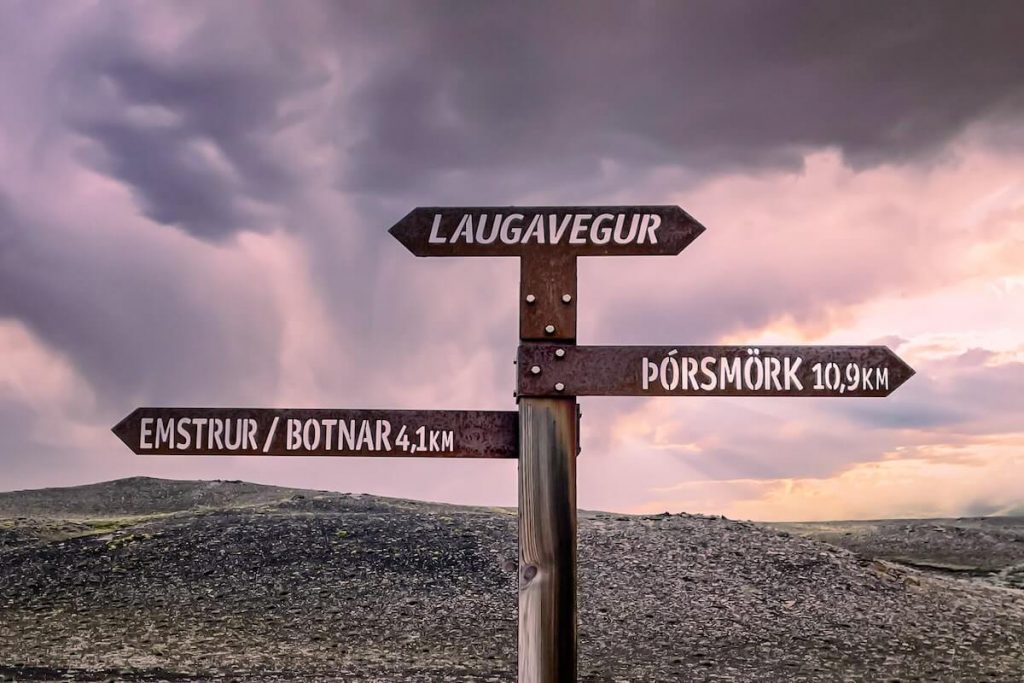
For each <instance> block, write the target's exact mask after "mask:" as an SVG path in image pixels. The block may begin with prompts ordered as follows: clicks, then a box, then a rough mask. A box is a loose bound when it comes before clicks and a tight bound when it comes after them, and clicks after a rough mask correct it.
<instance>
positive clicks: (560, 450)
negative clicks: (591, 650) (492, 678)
mask: <svg viewBox="0 0 1024 683" xmlns="http://www.w3.org/2000/svg"><path fill="white" fill-rule="evenodd" d="M576 418H577V415H576V400H575V399H571V398H566V399H561V398H557V399H549V398H529V399H522V400H520V402H519V449H520V450H519V683H575V681H576V448H577V422H576Z"/></svg>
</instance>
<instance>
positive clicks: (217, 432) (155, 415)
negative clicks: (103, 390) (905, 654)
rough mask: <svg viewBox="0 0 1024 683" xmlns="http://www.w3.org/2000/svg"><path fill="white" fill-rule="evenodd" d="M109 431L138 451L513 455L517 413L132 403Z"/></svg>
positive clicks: (151, 453)
mask: <svg viewBox="0 0 1024 683" xmlns="http://www.w3.org/2000/svg"><path fill="white" fill-rule="evenodd" d="M113 431H114V434H116V435H117V436H118V438H119V439H121V441H123V442H124V443H125V445H126V446H128V448H130V449H132V451H134V452H135V453H136V454H137V455H285V456H288V455H333V456H376V457H387V456H417V457H435V458H515V457H516V456H517V455H518V450H519V415H518V414H516V413H514V412H508V411H506V412H497V411H472V412H470V411H455V410H272V409H267V408H136V409H135V410H134V411H133V412H132V413H131V414H130V415H129V416H128V417H126V418H124V419H123V420H121V421H120V422H119V423H117V425H116V426H115V427H114V430H113Z"/></svg>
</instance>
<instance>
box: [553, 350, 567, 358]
mask: <svg viewBox="0 0 1024 683" xmlns="http://www.w3.org/2000/svg"><path fill="white" fill-rule="evenodd" d="M555 358H565V349H555Z"/></svg>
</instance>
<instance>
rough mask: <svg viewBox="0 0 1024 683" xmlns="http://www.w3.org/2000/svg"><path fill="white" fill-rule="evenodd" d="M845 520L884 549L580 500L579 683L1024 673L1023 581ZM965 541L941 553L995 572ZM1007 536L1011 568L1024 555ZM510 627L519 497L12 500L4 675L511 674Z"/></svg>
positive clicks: (6, 533)
mask: <svg viewBox="0 0 1024 683" xmlns="http://www.w3.org/2000/svg"><path fill="white" fill-rule="evenodd" d="M975 523H976V524H977V525H978V526H977V528H980V529H982V531H984V533H986V534H989V533H990V530H989V528H988V526H986V525H989V524H990V523H988V522H978V521H976V520H975V521H972V522H970V523H969V524H968V526H970V525H971V524H975ZM882 524H883V525H888V524H897V525H898V524H911V523H904V522H891V523H890V522H886V523H882ZM913 524H918V525H921V524H925V525H927V524H933V525H935V526H944V525H947V522H941V523H932V522H916V523H913ZM991 524H994V525H996V526H998V525H999V524H1002V525H1003V526H1004V527H1014V525H1015V524H1016V523H1014V522H1013V520H1010V521H1009V522H1007V521H1004V522H998V523H991ZM958 528H959V527H958ZM972 528H973V527H972ZM1015 528H1016V529H1017V531H1016V532H1014V533H1016V534H1018V535H1017V536H1016V538H1018V539H1019V538H1020V537H1021V536H1020V529H1021V526H1020V525H1019V524H1016V526H1015ZM792 531H798V532H799V533H800V534H805V533H812V534H817V535H820V534H821V533H824V532H823V531H822V530H821V529H818V530H817V531H815V530H813V529H810V530H809V529H808V528H799V529H796V528H794V529H793V530H792ZM847 531H850V530H849V529H846V530H843V529H838V530H835V529H832V530H829V531H828V533H833V532H834V533H835V534H837V536H838V538H831V537H830V540H832V541H836V542H843V539H845V540H846V544H847V545H850V546H851V547H856V548H857V549H858V550H859V551H861V552H866V553H867V554H864V555H858V554H855V553H854V552H851V551H850V550H847V549H845V548H840V547H836V546H834V545H829V544H826V543H823V542H821V541H819V540H815V539H812V538H805V537H803V536H801V535H798V534H797V533H791V530H788V529H778V528H768V527H765V526H759V525H755V524H751V523H745V522H734V521H729V520H726V519H722V518H714V517H702V516H688V515H659V516H643V517H633V516H624V515H613V514H604V513H583V514H581V519H580V532H579V535H580V539H579V553H580V569H579V574H580V577H579V578H580V596H579V606H580V679H581V680H582V681H607V682H609V683H611V682H617V681H636V682H645V683H646V682H658V681H666V682H668V681H680V680H693V681H773V682H774V681H872V682H874V681H1007V682H1010V681H1022V680H1024V591H1022V590H1019V589H1015V588H1012V587H1008V586H1009V585H1010V584H1006V585H995V584H993V583H984V582H980V581H967V580H961V579H959V578H956V577H952V576H947V575H945V574H937V573H935V572H932V571H924V570H921V569H915V568H911V567H907V566H906V565H904V564H897V563H895V562H893V561H887V560H879V559H874V557H875V556H887V557H891V558H892V557H896V556H895V555H893V554H891V553H888V551H887V552H883V553H877V552H875V550H878V548H883V549H884V547H885V543H884V541H883V540H879V539H883V538H886V537H889V536H887V534H889V533H890V532H889V530H886V531H885V533H883V534H877V533H874V532H872V533H863V534H855V533H853V532H851V533H850V535H849V536H844V534H846V532H847ZM914 533H918V532H916V531H915V532H907V533H896V532H892V533H891V534H890V536H891V537H892V538H894V539H902V538H903V537H905V536H907V535H911V534H914ZM927 533H932V534H933V535H936V536H938V535H941V537H942V538H956V534H958V533H959V532H955V531H954V532H948V531H942V532H938V531H934V532H927ZM950 533H952V534H953V535H952V536H950ZM965 533H975V532H974V531H968V532H965ZM999 533H1002V532H999ZM922 538H923V536H922ZM1000 538H1002V537H1000ZM1007 538H1010V537H1009V536H1008V537H1007ZM865 539H868V540H865ZM871 539H874V540H871ZM1003 540H1006V539H1003ZM854 541H856V542H857V543H861V545H857V544H856V543H854ZM868 541H870V542H868ZM871 543H874V544H875V545H871ZM890 545H893V544H890ZM896 545H898V544H896ZM969 545H970V543H958V544H956V547H957V548H958V549H957V550H955V552H954V551H950V552H953V554H951V555H948V556H942V557H945V558H946V559H945V560H943V562H945V563H946V564H958V565H960V566H971V567H976V568H977V567H987V568H991V567H994V566H996V565H995V564H992V563H991V558H985V557H976V556H973V555H970V553H968V552H967V551H966V550H965V548H967V547H968V546H969ZM975 545H976V547H977V548H978V549H983V548H985V547H988V546H986V544H985V543H982V542H978V543H976V544H975ZM997 545H998V546H999V548H1001V550H1000V552H1001V553H1002V552H1004V551H1005V555H1000V556H999V558H998V560H997V564H998V566H999V567H1000V569H998V570H997V571H1001V570H1002V568H1005V567H1006V566H1010V565H1013V564H1019V563H1022V562H1024V543H1022V542H1020V541H1019V540H1017V541H1014V540H1006V542H1005V543H1003V542H1002V541H1000V542H999V544H997ZM904 546H905V548H910V547H912V546H913V544H912V543H906V544H904ZM891 549H892V548H889V550H891ZM901 552H903V551H902V550H901ZM903 555H906V556H907V557H910V559H913V557H912V555H913V553H910V552H909V551H907V552H903ZM940 556H941V554H937V553H932V556H930V557H940ZM907 557H904V559H907ZM954 557H955V558H958V559H957V562H955V563H954V562H953V561H952V559H950V558H954ZM986 563H988V564H986ZM515 633H516V519H515V515H514V512H513V511H508V510H499V509H478V508H463V507H453V506H445V505H435V504H428V503H417V502H411V501H401V500H391V499H382V498H374V497H369V496H354V495H346V494H336V493H326V492H312V491H296V490H290V489H278V488H273V487H259V486H255V485H251V484H244V483H241V482H164V481H160V480H152V479H131V480H121V481H118V482H109V483H106V484H101V485H96V486H94V487H78V488H75V489H62V490H51V491H44V492H24V493H11V494H0V678H4V677H5V678H7V679H14V680H80V681H86V680H134V681H155V680H172V681H186V680H187V681H193V680H211V679H224V680H228V679H235V680H245V681H250V680H251V681H270V680H282V681H284V680H295V681H315V680H338V681H423V682H427V681H430V682H434V681H467V682H468V681H480V682H483V681H514V680H515V656H516V655H515Z"/></svg>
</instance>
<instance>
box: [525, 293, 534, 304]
mask: <svg viewBox="0 0 1024 683" xmlns="http://www.w3.org/2000/svg"><path fill="white" fill-rule="evenodd" d="M536 300H537V297H535V296H534V295H533V294H527V295H526V303H528V304H532V303H533V302H534V301H536Z"/></svg>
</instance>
